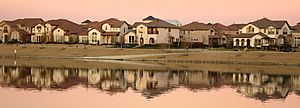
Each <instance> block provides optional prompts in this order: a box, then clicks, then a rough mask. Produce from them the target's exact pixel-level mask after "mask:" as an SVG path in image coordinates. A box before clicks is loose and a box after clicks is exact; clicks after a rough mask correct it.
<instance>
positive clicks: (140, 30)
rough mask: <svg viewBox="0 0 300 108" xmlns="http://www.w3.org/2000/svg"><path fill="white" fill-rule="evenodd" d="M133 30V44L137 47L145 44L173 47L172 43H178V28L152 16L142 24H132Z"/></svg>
mask: <svg viewBox="0 0 300 108" xmlns="http://www.w3.org/2000/svg"><path fill="white" fill-rule="evenodd" d="M133 30H135V31H136V38H135V39H136V41H135V42H136V43H137V44H138V45H139V46H142V45H145V44H168V45H173V43H174V42H180V38H179V30H180V27H178V26H176V25H173V24H171V23H168V22H166V21H164V20H161V19H159V18H155V17H153V16H149V17H147V18H145V19H143V22H137V23H135V24H133ZM125 40H129V39H125Z"/></svg>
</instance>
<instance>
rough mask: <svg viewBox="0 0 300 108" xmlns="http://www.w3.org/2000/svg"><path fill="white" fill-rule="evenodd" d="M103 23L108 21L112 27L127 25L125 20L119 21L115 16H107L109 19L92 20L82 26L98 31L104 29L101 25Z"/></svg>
mask: <svg viewBox="0 0 300 108" xmlns="http://www.w3.org/2000/svg"><path fill="white" fill-rule="evenodd" d="M105 23H108V24H109V25H111V26H112V27H113V28H119V27H121V26H122V25H123V24H127V25H129V24H128V23H127V22H126V21H120V20H118V19H116V18H109V19H106V20H103V21H101V22H98V21H94V22H91V23H88V24H87V25H85V26H83V27H84V28H95V29H97V30H99V31H104V30H102V25H103V24H105Z"/></svg>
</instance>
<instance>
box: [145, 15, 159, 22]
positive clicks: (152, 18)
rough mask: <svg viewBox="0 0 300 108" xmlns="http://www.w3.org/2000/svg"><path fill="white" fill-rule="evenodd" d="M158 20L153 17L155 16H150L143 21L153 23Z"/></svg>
mask: <svg viewBox="0 0 300 108" xmlns="http://www.w3.org/2000/svg"><path fill="white" fill-rule="evenodd" d="M156 19H157V18H155V17H153V16H151V15H150V16H148V17H146V18H144V19H143V21H149V20H150V21H152V20H156Z"/></svg>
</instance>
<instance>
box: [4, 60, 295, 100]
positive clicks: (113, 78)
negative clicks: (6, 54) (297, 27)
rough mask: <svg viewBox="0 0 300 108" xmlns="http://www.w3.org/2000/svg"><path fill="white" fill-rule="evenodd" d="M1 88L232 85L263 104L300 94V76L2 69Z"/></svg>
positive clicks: (159, 89) (162, 89)
mask: <svg viewBox="0 0 300 108" xmlns="http://www.w3.org/2000/svg"><path fill="white" fill-rule="evenodd" d="M0 85H1V86H2V87H13V88H22V89H29V90H32V89H34V90H43V89H47V90H67V89H70V88H71V87H73V86H77V85H83V86H84V87H89V88H97V89H99V90H101V91H106V92H107V93H108V94H111V95H113V94H115V93H120V92H125V91H126V90H127V89H128V88H129V87H130V88H133V90H135V91H137V92H140V93H142V95H143V96H145V97H146V98H153V97H157V96H160V95H161V94H165V93H168V92H169V91H172V90H174V89H176V88H177V87H180V86H181V87H185V88H187V89H189V90H191V91H194V92H199V91H201V90H212V89H219V88H221V87H222V86H231V87H234V88H236V89H237V92H238V93H241V94H243V95H244V96H246V97H249V98H254V99H258V100H261V101H266V100H269V99H285V98H286V97H287V95H288V94H289V92H295V93H296V94H297V95H299V94H300V92H299V91H300V76H297V75H272V74H261V73H239V72H216V71H190V70H184V71H183V70H136V69H99V68H90V69H87V68H48V67H15V66H2V68H0Z"/></svg>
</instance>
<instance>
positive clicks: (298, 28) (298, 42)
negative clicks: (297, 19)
mask: <svg viewBox="0 0 300 108" xmlns="http://www.w3.org/2000/svg"><path fill="white" fill-rule="evenodd" d="M292 28H293V31H292V37H293V41H292V46H293V47H299V46H300V23H298V24H297V25H295V26H293V27H292Z"/></svg>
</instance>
